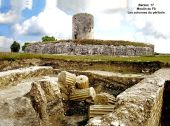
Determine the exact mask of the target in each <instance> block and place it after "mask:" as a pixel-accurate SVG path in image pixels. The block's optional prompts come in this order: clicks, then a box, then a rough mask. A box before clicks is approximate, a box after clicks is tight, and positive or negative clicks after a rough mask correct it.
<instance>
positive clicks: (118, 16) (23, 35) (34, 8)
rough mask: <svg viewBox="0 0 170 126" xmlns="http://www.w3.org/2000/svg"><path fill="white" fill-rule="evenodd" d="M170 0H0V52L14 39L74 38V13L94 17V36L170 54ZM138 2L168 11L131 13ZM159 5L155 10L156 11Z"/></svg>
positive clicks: (33, 40)
mask: <svg viewBox="0 0 170 126" xmlns="http://www.w3.org/2000/svg"><path fill="white" fill-rule="evenodd" d="M169 3H170V2H169V0H0V51H10V45H11V43H12V42H13V41H18V42H19V43H20V44H21V45H23V44H24V43H25V42H35V41H41V38H42V36H45V35H48V36H54V37H55V38H57V39H71V38H72V16H73V15H74V14H76V13H81V12H86V13H91V14H93V16H94V38H95V39H106V40H107V39H109V40H129V41H135V42H145V43H150V44H154V45H155V52H158V53H170V28H169V22H170V8H169V6H168V5H170V4H169ZM139 4H148V5H149V6H150V7H153V10H152V12H154V11H155V12H157V11H159V12H161V11H164V12H165V14H129V12H132V11H133V12H134V11H137V10H136V8H137V7H138V5H139ZM154 8H156V10H154Z"/></svg>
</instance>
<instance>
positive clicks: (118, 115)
mask: <svg viewBox="0 0 170 126" xmlns="http://www.w3.org/2000/svg"><path fill="white" fill-rule="evenodd" d="M167 80H170V69H161V70H158V71H157V72H155V73H154V74H153V75H151V76H149V77H148V78H145V79H144V80H142V81H141V82H139V83H138V84H137V85H135V86H133V87H132V88H129V89H127V90H125V91H124V92H123V93H121V94H120V95H118V96H117V105H116V106H117V107H116V108H115V109H114V110H113V113H110V114H108V115H105V116H103V117H101V118H93V119H91V120H90V121H89V123H88V126H110V125H113V126H118V125H119V126H159V124H160V118H161V111H162V102H163V91H164V84H165V82H166V81H167Z"/></svg>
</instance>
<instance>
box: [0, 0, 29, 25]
mask: <svg viewBox="0 0 170 126" xmlns="http://www.w3.org/2000/svg"><path fill="white" fill-rule="evenodd" d="M0 4H2V1H0ZM10 4H11V9H10V10H9V11H8V12H6V13H0V24H9V23H15V22H17V21H18V20H19V18H20V16H21V12H22V10H24V9H26V8H28V9H31V8H32V0H22V1H21V0H11V1H10Z"/></svg>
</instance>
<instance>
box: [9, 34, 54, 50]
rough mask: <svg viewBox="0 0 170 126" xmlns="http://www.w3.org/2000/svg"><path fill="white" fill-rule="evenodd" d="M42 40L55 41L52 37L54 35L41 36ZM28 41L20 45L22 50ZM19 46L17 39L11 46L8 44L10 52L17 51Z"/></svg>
mask: <svg viewBox="0 0 170 126" xmlns="http://www.w3.org/2000/svg"><path fill="white" fill-rule="evenodd" d="M41 40H42V42H52V41H57V39H56V38H55V37H54V36H51V37H50V36H43V37H42V38H41ZM29 44H30V43H29V42H26V43H24V45H23V46H22V51H25V48H26V47H27V46H28V45H29ZM20 48H21V46H20V43H19V42H17V41H14V42H13V43H12V44H11V46H10V49H11V52H19V50H20Z"/></svg>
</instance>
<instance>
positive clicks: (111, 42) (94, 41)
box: [37, 39, 153, 47]
mask: <svg viewBox="0 0 170 126" xmlns="http://www.w3.org/2000/svg"><path fill="white" fill-rule="evenodd" d="M59 42H74V43H76V44H82V45H87V44H89V45H114V46H139V47H153V45H151V44H146V43H139V42H131V41H123V40H98V39H83V40H58V41H49V42H42V43H44V44H47V43H59ZM37 43H41V42H37Z"/></svg>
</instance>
